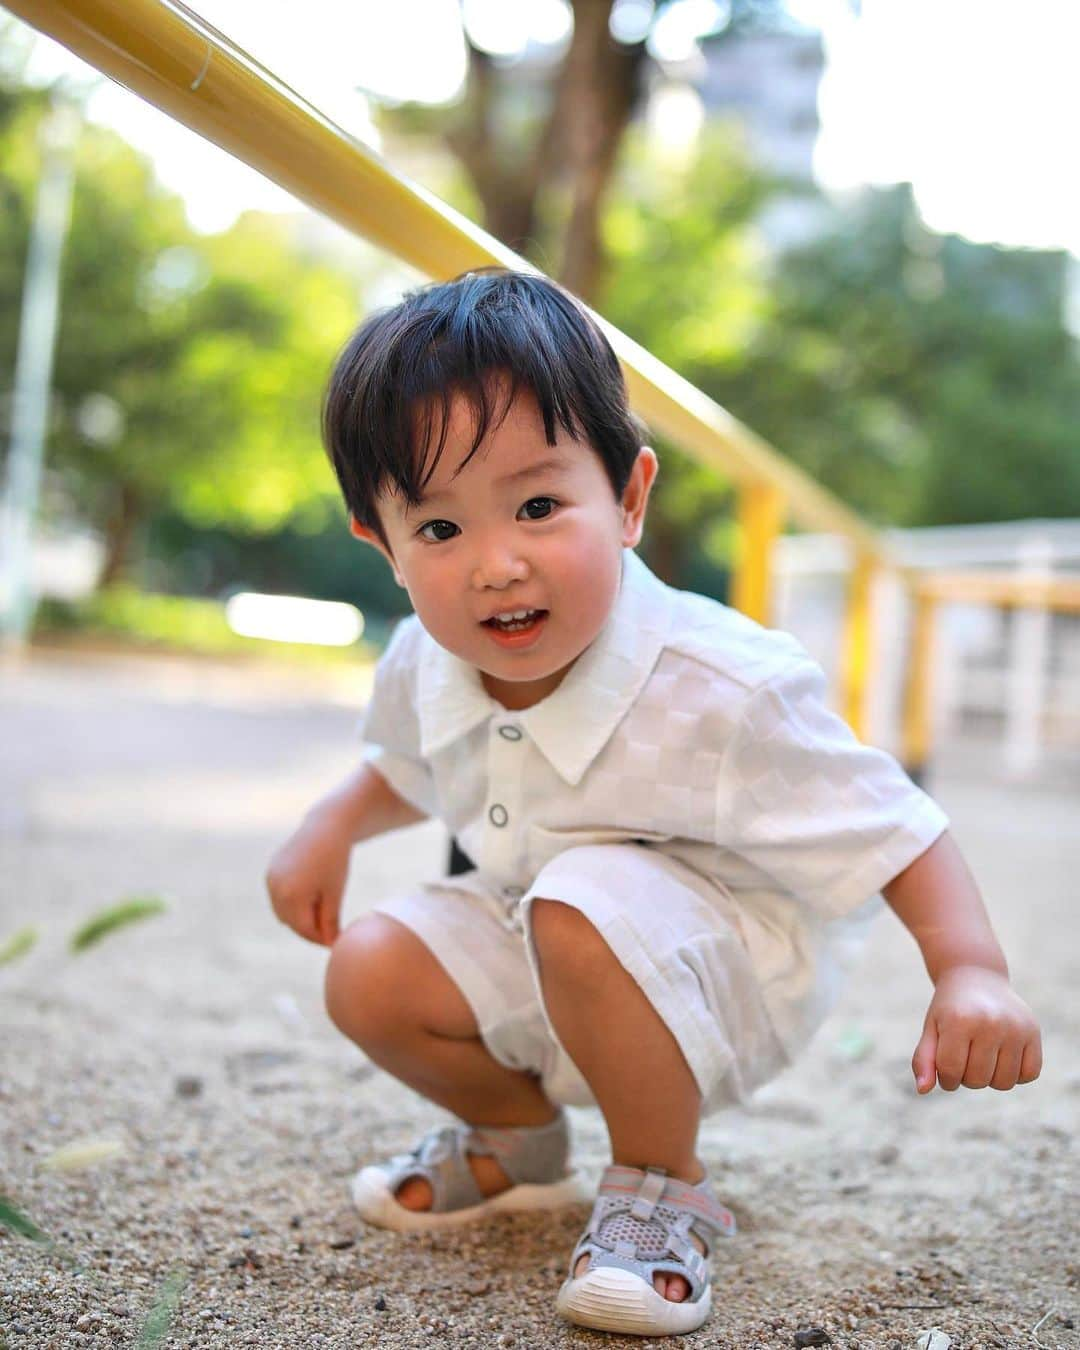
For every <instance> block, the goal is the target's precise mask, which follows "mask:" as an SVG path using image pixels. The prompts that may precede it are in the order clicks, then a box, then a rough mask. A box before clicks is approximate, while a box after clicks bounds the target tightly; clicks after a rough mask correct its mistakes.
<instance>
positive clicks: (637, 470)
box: [622, 445, 660, 548]
mask: <svg viewBox="0 0 1080 1350" xmlns="http://www.w3.org/2000/svg"><path fill="white" fill-rule="evenodd" d="M659 467H660V465H659V462H658V460H657V458H656V452H655V451H654V450H653V448H652V446H649V445H643V446H642V447H641V449H640V450H639V451H638V457H637V459H636V460H635V461H634V467H633V468H632V469H631V470H630V481H629V482H628V483H627V484H626V490H625V491H624V492H623V496H622V509H623V537H622V542H623V547H624V548H635V547H636V546H637V544H638V543H639V542H640V540H641V531H642V528H643V527H644V525H645V508H646V506H647V505H648V502H649V493H650V492H651V491H652V485H653V483H654V482H655V480H656V471H657V469H658V468H659Z"/></svg>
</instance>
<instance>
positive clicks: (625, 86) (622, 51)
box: [444, 0, 645, 300]
mask: <svg viewBox="0 0 1080 1350" xmlns="http://www.w3.org/2000/svg"><path fill="white" fill-rule="evenodd" d="M611 4H612V0H574V5H573V8H574V33H573V37H572V38H571V40H570V46H569V47H568V49H567V52H566V56H565V57H564V58H563V63H562V65H561V67H560V69H559V72H558V75H557V77H556V79H555V80H554V82H553V88H552V93H551V104H550V107H549V109H548V113H547V117H546V119H545V120H544V123H543V126H542V128H541V130H540V132H539V134H538V135H537V137H536V139H535V141H534V142H533V144H532V146H531V148H527V147H522V145H521V144H520V143H519V142H517V141H515V142H512V143H506V144H504V143H503V142H502V141H501V140H500V137H499V113H500V107H499V82H500V76H499V73H498V71H497V69H496V67H495V64H494V62H493V61H492V59H491V57H489V56H488V55H487V54H486V53H485V52H482V51H480V50H479V49H478V48H476V47H474V46H473V45H472V44H471V43H469V44H468V47H469V73H468V80H467V85H466V94H465V109H464V114H463V117H462V118H461V120H460V121H458V122H457V123H455V124H454V125H453V126H451V127H450V128H449V129H448V130H447V131H446V132H445V133H444V139H445V141H446V144H447V147H448V148H449V149H450V150H451V151H452V152H453V154H454V155H455V156H456V157H457V159H458V160H459V162H460V163H461V164H462V166H463V167H464V169H465V171H466V173H467V174H468V175H469V178H470V180H471V182H472V184H473V187H474V189H475V191H476V194H477V196H478V197H479V198H480V202H481V205H482V207H483V211H484V225H485V228H486V229H488V230H489V231H490V232H491V233H492V234H494V235H495V236H496V237H497V238H499V239H501V240H502V241H503V243H504V244H507V245H509V247H510V248H512V249H514V250H516V251H517V252H519V253H524V254H530V253H531V254H533V255H534V256H535V253H536V248H535V245H536V243H537V241H536V238H535V230H536V220H537V205H538V202H539V200H540V197H541V195H546V194H548V193H549V192H551V191H552V189H553V188H555V187H556V186H560V187H564V188H565V190H566V192H567V195H568V197H569V202H570V211H569V216H568V219H567V223H566V225H565V227H564V233H563V239H562V241H561V243H560V244H558V245H557V246H556V247H555V248H553V249H552V255H553V256H554V257H558V258H560V267H559V272H558V276H559V280H560V281H561V282H562V283H563V284H564V285H565V286H566V287H568V289H570V290H572V291H573V292H574V293H575V294H576V295H579V296H581V297H582V299H584V300H593V299H595V297H596V294H597V292H598V290H599V286H600V282H601V279H602V273H603V251H602V248H601V242H600V211H601V208H602V205H603V198H604V194H605V192H606V190H607V186H608V183H609V182H610V180H611V175H612V171H613V169H614V167H615V160H616V157H617V155H618V151H619V145H620V144H621V141H622V137H623V133H624V132H625V130H626V127H627V124H628V123H629V120H630V116H631V113H632V112H633V108H634V103H635V101H636V98H637V94H638V90H639V86H640V79H641V71H642V69H643V66H644V61H645V45H644V43H637V44H635V45H634V46H625V45H622V44H620V43H617V42H616V41H615V40H614V39H613V38H612V37H611V35H610V33H609V32H608V18H609V16H610V13H611ZM502 78H505V77H502ZM511 78H512V77H511ZM549 270H550V269H549Z"/></svg>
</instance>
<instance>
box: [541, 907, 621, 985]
mask: <svg viewBox="0 0 1080 1350" xmlns="http://www.w3.org/2000/svg"><path fill="white" fill-rule="evenodd" d="M529 923H530V927H531V929H532V939H533V945H534V946H535V948H536V954H537V956H538V957H539V959H540V966H541V970H542V971H543V970H544V968H545V966H546V967H548V968H552V967H557V969H558V971H559V974H560V976H563V977H570V978H573V977H575V976H580V977H581V978H584V979H590V978H592V977H594V976H595V974H596V972H597V968H598V967H602V966H606V965H608V964H610V963H611V962H612V961H614V960H615V956H614V953H613V952H612V951H611V948H610V947H609V946H608V944H607V942H606V941H605V940H604V938H603V937H602V936H601V935H600V933H599V931H598V930H597V929H596V928H595V926H594V925H593V924H592V923H591V922H590V921H589V919H588V918H587V917H586V916H585V915H584V914H583V913H582V912H581V910H580V909H577V908H576V907H575V906H574V905H568V904H566V903H565V902H564V901H561V900H550V899H547V898H542V897H540V896H537V897H535V898H534V899H533V900H532V901H531V903H530V906H529Z"/></svg>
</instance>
